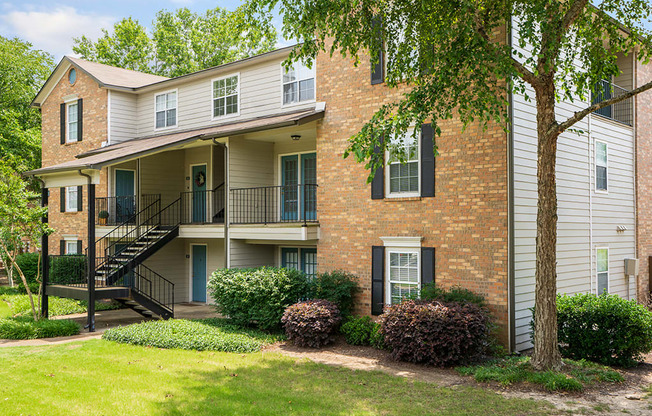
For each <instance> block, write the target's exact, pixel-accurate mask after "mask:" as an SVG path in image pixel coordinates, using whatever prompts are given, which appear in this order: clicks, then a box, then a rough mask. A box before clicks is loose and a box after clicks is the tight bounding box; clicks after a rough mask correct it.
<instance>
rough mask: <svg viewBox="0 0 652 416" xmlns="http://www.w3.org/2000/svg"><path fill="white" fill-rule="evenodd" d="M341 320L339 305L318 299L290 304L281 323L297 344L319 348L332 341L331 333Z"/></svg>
mask: <svg viewBox="0 0 652 416" xmlns="http://www.w3.org/2000/svg"><path fill="white" fill-rule="evenodd" d="M341 320H342V317H341V315H340V310H339V309H338V308H337V305H335V304H334V303H333V302H330V301H327V300H323V299H316V300H308V301H305V302H299V303H295V304H294V305H291V306H288V308H287V309H285V313H284V314H283V317H282V318H281V323H282V324H283V328H284V329H285V334H286V335H287V337H288V339H290V340H291V341H292V342H294V344H295V345H298V346H300V347H312V348H319V347H321V346H323V345H326V344H328V343H329V342H331V341H332V336H331V335H332V334H333V333H334V332H335V330H336V329H337V326H338V325H339V324H340V321H341Z"/></svg>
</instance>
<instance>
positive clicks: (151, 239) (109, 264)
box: [95, 199, 181, 285]
mask: <svg viewBox="0 0 652 416" xmlns="http://www.w3.org/2000/svg"><path fill="white" fill-rule="evenodd" d="M157 203H160V201H157V202H155V203H154V204H157ZM151 210H152V209H151V207H145V208H144V209H143V210H141V212H143V211H145V212H149V211H151ZM137 215H142V214H140V213H139V214H137ZM142 218H144V219H142V220H141V221H139V222H138V223H136V224H134V225H131V226H130V225H129V224H123V225H121V226H119V227H117V228H116V229H114V231H115V230H118V231H117V233H116V235H111V233H109V234H107V235H106V236H104V237H102V238H100V239H98V240H96V242H95V253H96V263H95V268H96V270H97V271H98V273H99V274H100V275H104V276H106V277H107V278H108V277H109V276H111V275H112V273H114V272H115V271H117V270H119V269H120V268H122V267H124V266H126V264H128V263H129V262H130V261H131V260H132V259H133V258H134V257H135V256H137V255H138V254H139V253H140V252H142V251H145V250H147V249H149V248H150V247H151V246H152V245H154V244H156V243H157V242H158V240H160V239H161V238H163V237H165V236H166V234H167V233H169V232H171V231H172V230H174V229H175V228H176V227H178V226H179V224H180V222H181V205H180V199H176V200H175V201H173V202H172V203H170V204H169V205H167V206H166V207H165V208H163V209H161V210H158V211H156V212H154V213H153V214H152V215H150V216H149V217H146V218H145V217H142ZM104 281H105V282H107V283H105V284H107V285H110V284H111V282H110V281H108V280H104Z"/></svg>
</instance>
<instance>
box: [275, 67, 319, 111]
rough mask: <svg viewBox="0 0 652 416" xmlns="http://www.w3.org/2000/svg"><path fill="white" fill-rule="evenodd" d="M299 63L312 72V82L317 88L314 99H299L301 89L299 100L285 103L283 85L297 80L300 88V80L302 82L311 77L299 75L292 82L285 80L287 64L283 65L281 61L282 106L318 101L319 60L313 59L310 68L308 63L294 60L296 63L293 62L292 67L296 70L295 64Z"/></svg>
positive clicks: (315, 88)
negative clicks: (300, 76) (299, 76)
mask: <svg viewBox="0 0 652 416" xmlns="http://www.w3.org/2000/svg"><path fill="white" fill-rule="evenodd" d="M297 64H298V65H301V66H303V67H304V68H306V69H308V70H310V71H311V73H312V80H313V81H312V84H313V86H314V90H315V94H314V97H313V98H312V99H310V100H303V101H301V100H299V99H298V98H299V91H298V90H297V101H294V102H291V103H287V104H286V103H285V101H284V94H283V87H284V86H285V84H290V83H294V82H296V83H297V88H299V82H300V81H305V80H308V79H310V78H298V77H297V79H296V81H292V82H283V76H284V75H285V72H286V71H285V66H283V63H281V107H293V106H296V105H303V104H306V103H314V102H316V101H317V68H316V66H317V62H314V61H313V63H312V68H308V67H307V66H306V65H304V64H303V63H302V62H299V61H297V62H294V63H293V64H292V69H294V70H296V69H295V65H297Z"/></svg>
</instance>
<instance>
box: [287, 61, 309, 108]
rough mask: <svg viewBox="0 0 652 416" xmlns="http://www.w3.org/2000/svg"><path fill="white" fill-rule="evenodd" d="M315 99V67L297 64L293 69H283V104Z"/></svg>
mask: <svg viewBox="0 0 652 416" xmlns="http://www.w3.org/2000/svg"><path fill="white" fill-rule="evenodd" d="M314 99H315V67H314V66H313V67H312V68H308V67H307V66H306V65H304V64H302V63H300V62H295V63H294V65H292V68H290V69H289V70H286V69H285V68H283V104H284V105H285V104H292V103H298V102H301V101H309V100H314Z"/></svg>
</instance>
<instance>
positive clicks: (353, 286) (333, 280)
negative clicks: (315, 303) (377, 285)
mask: <svg viewBox="0 0 652 416" xmlns="http://www.w3.org/2000/svg"><path fill="white" fill-rule="evenodd" d="M358 290H359V289H358V278H357V277H356V276H354V275H352V274H349V273H346V272H343V271H341V270H335V271H333V272H329V273H320V274H318V275H317V276H315V277H314V278H313V279H312V281H311V282H310V298H311V299H326V300H329V301H331V302H333V303H335V304H336V305H337V307H338V308H339V310H340V312H341V313H342V316H349V315H351V312H352V310H353V300H354V297H355V294H356V292H357V291H358Z"/></svg>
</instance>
